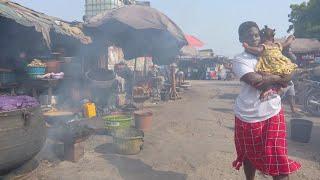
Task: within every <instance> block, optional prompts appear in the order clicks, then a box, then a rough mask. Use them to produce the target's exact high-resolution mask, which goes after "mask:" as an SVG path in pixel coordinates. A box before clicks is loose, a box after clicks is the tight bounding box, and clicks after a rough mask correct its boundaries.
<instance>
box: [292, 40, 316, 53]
mask: <svg viewBox="0 0 320 180" xmlns="http://www.w3.org/2000/svg"><path fill="white" fill-rule="evenodd" d="M291 48H292V51H293V52H295V53H307V52H315V51H320V41H319V40H317V39H303V38H297V39H296V40H295V41H294V42H293V43H292V45H291Z"/></svg>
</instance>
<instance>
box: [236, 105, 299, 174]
mask: <svg viewBox="0 0 320 180" xmlns="http://www.w3.org/2000/svg"><path fill="white" fill-rule="evenodd" d="M235 145H236V150H237V159H236V160H235V161H234V162H233V166H234V167H235V168H236V169H237V170H239V169H240V167H241V166H242V164H243V161H244V160H245V159H247V160H249V161H250V162H251V163H252V165H253V166H254V167H255V168H256V169H257V170H259V171H261V172H262V173H264V174H267V175H271V176H278V175H288V174H291V173H293V172H295V171H297V170H298V169H300V168H301V165H300V164H299V163H297V162H295V161H292V160H290V159H289V158H288V150H287V140H286V122H285V118H284V113H283V110H281V111H280V113H279V114H277V115H276V116H274V117H272V118H270V119H268V120H266V121H262V122H257V123H246V122H243V121H241V120H240V119H239V118H237V117H236V118H235Z"/></svg>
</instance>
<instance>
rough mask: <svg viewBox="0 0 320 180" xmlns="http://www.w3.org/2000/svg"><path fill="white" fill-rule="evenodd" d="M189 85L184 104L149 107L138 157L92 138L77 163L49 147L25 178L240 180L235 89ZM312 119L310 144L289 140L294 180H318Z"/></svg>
mask: <svg viewBox="0 0 320 180" xmlns="http://www.w3.org/2000/svg"><path fill="white" fill-rule="evenodd" d="M192 83H193V87H192V89H190V90H188V91H186V92H185V93H183V99H182V100H179V101H175V102H167V103H163V104H158V105H150V107H148V108H150V109H152V111H153V112H154V122H153V127H152V130H151V131H150V132H148V133H146V135H145V146H144V150H143V151H142V152H141V153H140V154H139V155H136V156H121V155H117V154H115V153H114V152H113V150H112V147H111V143H112V139H111V138H110V137H107V136H103V135H95V136H93V137H91V138H90V139H88V140H87V141H86V153H85V157H84V158H83V159H82V160H81V161H80V162H78V163H70V162H61V161H57V160H56V159H55V157H52V153H49V152H48V149H49V148H48V146H47V147H46V148H45V150H43V152H42V153H41V155H40V156H39V157H38V159H41V160H40V161H39V162H40V165H39V166H38V167H37V168H36V169H35V170H33V171H32V173H31V174H29V176H28V179H49V180H51V179H52V180H60V179H63V180H65V179H66V180H69V179H70V180H73V179H75V180H82V179H91V180H98V179H103V180H106V179H108V180H109V179H110V180H118V179H123V180H184V179H188V180H215V179H217V180H223V179H226V180H231V179H232V180H233V179H234V180H236V179H244V175H243V173H242V171H239V172H238V171H236V170H234V169H232V168H231V162H232V161H233V160H234V158H235V150H234V144H233V126H234V125H233V123H234V121H233V119H234V116H233V112H232V104H233V101H234V99H235V97H236V94H237V92H238V91H239V84H238V83H237V82H217V81H195V82H192ZM287 117H289V116H287ZM288 119H289V118H288ZM310 119H313V121H314V123H315V124H314V129H313V134H312V140H311V142H310V143H309V144H300V143H294V142H292V141H289V153H290V156H291V157H292V158H293V159H295V160H297V161H299V162H301V163H302V165H303V168H302V170H301V171H299V172H298V173H296V174H294V175H292V178H291V179H293V180H301V179H320V140H319V137H320V136H319V135H320V121H319V118H318V119H317V118H310ZM317 120H318V121H317ZM46 159H47V160H46ZM257 176H258V178H257V179H270V178H268V177H264V176H262V175H260V174H259V175H257Z"/></svg>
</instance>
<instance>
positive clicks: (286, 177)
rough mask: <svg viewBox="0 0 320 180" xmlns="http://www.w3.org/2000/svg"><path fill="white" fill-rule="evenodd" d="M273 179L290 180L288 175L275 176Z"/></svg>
mask: <svg viewBox="0 0 320 180" xmlns="http://www.w3.org/2000/svg"><path fill="white" fill-rule="evenodd" d="M272 178H273V180H289V176H288V175H280V176H274V177H272Z"/></svg>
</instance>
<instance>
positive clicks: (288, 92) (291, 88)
mask: <svg viewBox="0 0 320 180" xmlns="http://www.w3.org/2000/svg"><path fill="white" fill-rule="evenodd" d="M282 91H283V92H284V93H283V96H284V97H285V96H295V95H296V92H295V90H294V84H293V82H292V81H290V83H289V85H288V87H286V88H284V89H283V90H282Z"/></svg>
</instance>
